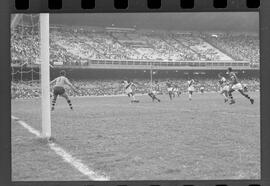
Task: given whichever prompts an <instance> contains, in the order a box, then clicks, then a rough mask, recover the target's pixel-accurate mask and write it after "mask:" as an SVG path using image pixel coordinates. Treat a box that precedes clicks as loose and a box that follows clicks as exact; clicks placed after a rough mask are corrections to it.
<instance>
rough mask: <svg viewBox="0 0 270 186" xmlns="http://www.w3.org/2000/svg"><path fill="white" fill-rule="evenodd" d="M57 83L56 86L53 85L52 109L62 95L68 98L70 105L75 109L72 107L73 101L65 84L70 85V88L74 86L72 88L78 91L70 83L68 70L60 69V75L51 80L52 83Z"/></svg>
mask: <svg viewBox="0 0 270 186" xmlns="http://www.w3.org/2000/svg"><path fill="white" fill-rule="evenodd" d="M50 84H51V85H52V84H55V86H54V87H53V100H52V108H51V110H52V111H53V110H54V107H55V103H56V99H57V97H58V96H62V97H63V98H65V99H66V101H67V103H68V105H69V107H70V109H71V110H73V107H72V103H71V101H70V99H69V97H68V95H67V94H66V90H65V86H66V85H67V86H69V87H70V88H72V90H73V91H74V92H77V90H76V88H75V87H74V86H73V85H72V84H71V83H70V81H69V80H68V78H67V77H66V71H64V70H61V71H60V76H59V77H57V78H55V79H54V80H52V81H51V83H50Z"/></svg>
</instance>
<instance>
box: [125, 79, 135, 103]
mask: <svg viewBox="0 0 270 186" xmlns="http://www.w3.org/2000/svg"><path fill="white" fill-rule="evenodd" d="M123 84H124V88H125V93H126V94H127V96H128V97H130V98H132V100H131V103H138V102H139V100H137V99H136V98H135V96H134V93H133V90H132V86H136V85H135V84H134V83H132V82H131V81H129V80H128V81H123Z"/></svg>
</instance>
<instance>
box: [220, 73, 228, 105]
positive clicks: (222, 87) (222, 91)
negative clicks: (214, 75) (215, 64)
mask: <svg viewBox="0 0 270 186" xmlns="http://www.w3.org/2000/svg"><path fill="white" fill-rule="evenodd" d="M218 78H219V80H218V84H219V87H220V94H221V95H223V96H224V102H225V103H226V102H227V101H228V93H229V85H228V82H227V80H226V78H225V77H223V76H222V75H221V74H218Z"/></svg>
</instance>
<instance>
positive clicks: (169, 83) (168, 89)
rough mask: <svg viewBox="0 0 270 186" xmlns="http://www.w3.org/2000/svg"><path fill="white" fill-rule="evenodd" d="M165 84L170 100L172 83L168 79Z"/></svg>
mask: <svg viewBox="0 0 270 186" xmlns="http://www.w3.org/2000/svg"><path fill="white" fill-rule="evenodd" d="M166 86H167V91H168V94H169V97H170V100H172V98H173V83H172V82H171V81H170V80H168V81H167V82H166Z"/></svg>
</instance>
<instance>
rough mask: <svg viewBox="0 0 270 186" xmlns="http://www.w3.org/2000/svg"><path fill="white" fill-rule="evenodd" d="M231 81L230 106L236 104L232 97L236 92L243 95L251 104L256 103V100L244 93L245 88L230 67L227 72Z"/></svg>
mask: <svg viewBox="0 0 270 186" xmlns="http://www.w3.org/2000/svg"><path fill="white" fill-rule="evenodd" d="M227 73H228V75H229V77H230V79H231V81H230V86H229V87H230V89H229V93H228V94H229V97H230V104H234V103H235V100H234V99H233V96H232V92H234V91H238V92H240V93H241V95H243V96H244V97H246V98H247V99H249V101H250V103H251V104H253V103H254V99H252V98H251V97H249V95H248V94H245V93H244V91H243V87H242V84H241V83H240V82H239V80H238V78H237V76H236V74H235V73H234V72H233V71H232V68H231V67H229V68H228V71H227Z"/></svg>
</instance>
